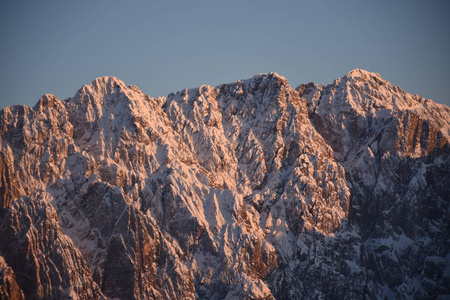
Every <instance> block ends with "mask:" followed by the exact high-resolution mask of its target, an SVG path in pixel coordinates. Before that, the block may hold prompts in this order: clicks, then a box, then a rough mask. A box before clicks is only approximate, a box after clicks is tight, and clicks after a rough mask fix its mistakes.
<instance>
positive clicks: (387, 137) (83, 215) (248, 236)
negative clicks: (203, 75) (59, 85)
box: [0, 69, 450, 299]
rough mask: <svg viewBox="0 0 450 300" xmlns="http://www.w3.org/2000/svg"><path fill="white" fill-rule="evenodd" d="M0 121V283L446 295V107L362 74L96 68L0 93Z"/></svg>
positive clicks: (176, 291)
mask: <svg viewBox="0 0 450 300" xmlns="http://www.w3.org/2000/svg"><path fill="white" fill-rule="evenodd" d="M0 136H1V139H0V149H1V152H0V197H1V198H0V200H1V201H0V207H1V209H2V211H1V224H0V259H1V260H0V266H1V268H2V271H1V272H2V273H1V274H3V281H0V282H1V284H2V288H1V289H0V292H1V293H3V294H2V297H3V295H5V296H4V297H5V298H8V297H18V296H17V295H19V296H20V295H24V296H25V297H27V298H52V297H53V298H63V297H68V298H74V299H76V298H80V299H93V298H97V299H102V298H105V297H109V298H121V299H131V298H134V299H145V298H147V299H184V298H200V299H274V298H276V299H318V298H336V299H343V298H347V299H355V298H372V299H373V298H383V297H387V298H392V297H394V296H398V297H414V298H429V297H431V298H433V297H436V296H437V295H440V294H450V290H449V286H450V275H449V274H450V255H449V251H448V249H449V246H450V245H449V233H450V232H449V225H450V223H449V196H448V195H449V194H450V185H449V184H448V183H449V182H450V175H449V172H448V170H449V169H450V161H449V154H450V146H449V136H450V109H449V108H448V107H446V106H444V105H439V104H436V103H434V102H433V101H431V100H427V99H423V98H421V97H419V96H414V95H410V94H407V93H405V92H404V91H403V90H401V89H400V88H399V87H395V86H392V85H391V84H390V83H389V82H386V81H384V80H383V79H382V78H381V77H380V75H378V74H375V73H369V72H366V71H363V70H358V69H357V70H353V71H351V72H350V73H348V74H347V75H346V76H344V77H343V78H340V79H337V80H336V81H335V82H334V83H333V84H331V85H329V86H318V85H316V84H314V83H310V84H305V85H301V86H299V87H298V88H296V89H294V88H292V87H291V86H290V85H289V84H288V82H287V80H286V79H285V78H284V77H282V76H280V75H278V74H276V73H270V74H267V75H266V74H259V75H256V76H254V77H253V78H251V79H248V80H243V81H236V82H234V83H232V84H223V85H220V86H218V87H211V86H201V87H200V88H196V89H186V90H183V91H181V92H178V93H176V94H170V95H169V96H168V97H167V98H164V97H160V98H151V97H149V96H147V95H145V94H144V93H142V91H140V90H139V89H138V88H137V87H135V86H126V85H125V83H124V82H122V81H121V80H119V79H117V78H114V77H101V78H97V79H95V80H94V81H93V82H92V83H90V84H89V85H85V86H83V87H82V88H81V89H80V90H79V91H78V92H77V94H76V95H75V96H74V97H73V98H70V99H66V100H64V101H60V100H58V99H57V98H56V97H54V96H52V95H45V96H43V97H42V98H41V99H40V100H39V102H38V103H37V104H36V106H35V107H34V108H29V107H25V106H12V107H7V108H5V109H3V110H2V111H0ZM81 278H82V280H81Z"/></svg>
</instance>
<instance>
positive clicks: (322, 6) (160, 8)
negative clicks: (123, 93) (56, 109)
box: [0, 0, 450, 108]
mask: <svg viewBox="0 0 450 300" xmlns="http://www.w3.org/2000/svg"><path fill="white" fill-rule="evenodd" d="M354 68H362V69H366V70H368V71H373V72H378V73H380V74H381V76H382V77H383V78H384V79H386V80H389V81H391V82H392V83H393V84H395V85H399V86H401V87H402V88H403V89H404V90H406V91H407V92H409V93H413V94H415V93H417V94H420V95H421V96H423V97H427V98H431V99H433V100H435V101H437V102H440V103H446V104H447V105H450V1H444V0H442V1H434V0H431V1H425V0H423V1H414V0H413V1H405V0H396V1H384V0H383V1H365V0H358V1H336V0H333V1H325V0H315V1H281V0H280V1H275V0H272V1H264V0H263V1H228V0H227V1H220V2H219V1H195V0H194V1H150V0H140V1H137V0H131V1H125V0H123V1H116V0H109V1H106V0H90V1H86V0H77V1H69V0H52V1H46V0H42V1H12V0H2V1H0V91H1V94H0V108H3V107H5V106H7V105H12V104H26V105H30V106H34V105H35V103H36V102H37V101H38V99H39V97H40V96H41V95H43V94H46V93H51V94H55V95H56V96H58V97H59V98H60V99H64V98H67V97H71V96H73V95H74V94H75V93H76V91H77V90H78V89H79V88H80V87H81V86H82V85H83V84H86V83H89V82H90V81H92V80H93V79H94V78H96V77H98V76H104V75H113V76H116V77H118V78H120V79H122V80H123V81H125V82H126V83H127V84H134V85H137V86H138V87H140V88H141V89H142V90H143V91H144V92H145V93H147V94H149V95H150V96H152V97H156V96H166V95H167V94H168V93H170V92H176V91H179V90H181V89H183V88H186V87H198V86H200V85H202V84H209V85H218V84H221V83H229V82H234V81H235V80H238V79H246V78H250V77H252V76H253V75H254V74H256V73H268V72H271V71H273V72H277V73H279V74H281V75H283V76H285V77H286V78H287V79H288V81H289V82H290V84H291V85H292V86H294V87H295V86H297V85H298V84H301V83H304V82H309V81H314V82H316V83H325V84H328V83H331V82H332V81H333V80H334V79H335V78H338V77H342V76H343V75H345V74H346V73H347V72H348V71H350V70H352V69H354Z"/></svg>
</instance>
